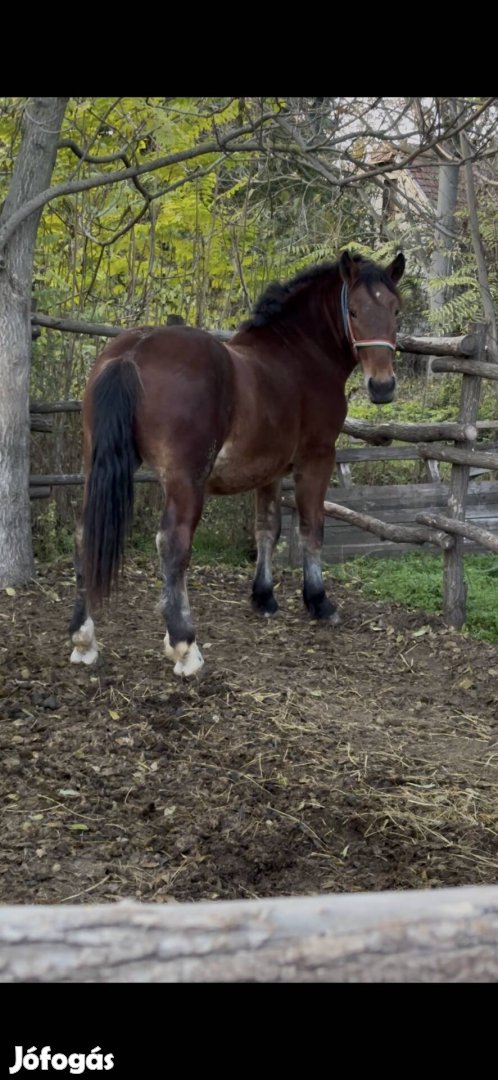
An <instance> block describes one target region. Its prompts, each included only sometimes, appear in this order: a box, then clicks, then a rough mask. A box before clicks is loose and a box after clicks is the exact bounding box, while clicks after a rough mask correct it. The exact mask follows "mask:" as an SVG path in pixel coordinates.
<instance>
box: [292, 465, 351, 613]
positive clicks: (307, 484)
mask: <svg viewBox="0 0 498 1080" xmlns="http://www.w3.org/2000/svg"><path fill="white" fill-rule="evenodd" d="M334 462H335V452H333V453H332V454H330V453H328V454H327V455H324V456H323V457H314V458H307V459H306V460H305V461H303V462H300V463H299V465H298V466H296V468H295V470H294V477H295V485H296V506H297V510H298V514H299V532H300V536H301V542H302V546H303V599H304V603H305V604H306V607H307V609H308V611H309V613H310V615H311V617H312V618H313V619H327V620H328V621H329V622H330V623H331V624H332V625H334V626H335V625H336V624H337V623H339V622H340V617H339V613H338V611H337V608H336V605H335V604H334V603H333V602H332V601H331V600H329V598H328V596H326V594H325V588H324V584H323V578H322V565H321V562H322V546H323V522H324V516H325V515H324V511H323V503H324V500H325V495H326V493H327V487H328V485H329V483H330V477H331V475H332V470H333V468H334Z"/></svg>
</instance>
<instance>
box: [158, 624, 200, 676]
mask: <svg viewBox="0 0 498 1080" xmlns="http://www.w3.org/2000/svg"><path fill="white" fill-rule="evenodd" d="M164 651H165V653H166V656H167V658H168V660H172V661H173V662H174V665H175V666H174V668H173V671H174V674H175V675H178V676H179V677H180V678H181V677H183V678H184V679H189V678H190V677H191V676H192V675H195V674H196V673H197V672H198V671H200V670H201V668H202V667H204V658H203V656H202V653H201V651H200V649H199V647H198V645H197V642H195V641H192V642H191V643H190V645H189V644H188V642H186V641H179V642H178V644H177V645H171V644H170V640H169V634H166V637H165V639H164Z"/></svg>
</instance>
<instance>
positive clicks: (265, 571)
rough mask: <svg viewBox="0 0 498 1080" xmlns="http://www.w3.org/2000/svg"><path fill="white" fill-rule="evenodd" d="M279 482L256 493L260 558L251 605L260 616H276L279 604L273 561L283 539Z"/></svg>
mask: <svg viewBox="0 0 498 1080" xmlns="http://www.w3.org/2000/svg"><path fill="white" fill-rule="evenodd" d="M280 528H281V509H280V480H275V481H274V482H273V483H272V484H267V485H266V487H261V488H258V489H257V491H256V528H255V533H256V544H257V548H258V558H257V563H256V573H255V575H254V581H253V585H252V604H253V608H254V610H255V611H257V613H258V615H266V616H267V617H269V616H270V615H275V613H276V612H277V611H278V604H277V601H276V600H275V597H274V595H273V576H272V557H273V552H274V549H275V544H276V543H277V540H278V538H279V536H280Z"/></svg>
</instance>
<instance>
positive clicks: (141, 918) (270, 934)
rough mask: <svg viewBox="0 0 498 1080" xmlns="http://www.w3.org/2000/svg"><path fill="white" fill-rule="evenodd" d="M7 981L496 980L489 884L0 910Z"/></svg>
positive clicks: (496, 905)
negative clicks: (301, 895) (334, 893)
mask: <svg viewBox="0 0 498 1080" xmlns="http://www.w3.org/2000/svg"><path fill="white" fill-rule="evenodd" d="M0 955H1V960H0V981H1V982H6V983H25V982H34V983H73V982H87V983H111V982H114V983H121V982H137V983H138V982H147V983H212V982H225V983H239V982H253V983H265V982H266V983H277V982H283V983H287V982H288V983H326V982H337V983H375V982H380V983H391V982H392V983H410V982H413V983H426V982H427V983H435V982H440V983H442V982H458V983H462V982H482V983H485V982H490V983H495V982H496V981H497V980H498V887H497V886H495V885H489V886H486V885H484V886H476V887H469V888H468V887H464V888H456V889H440V890H430V889H427V890H423V891H413V892H412V891H410V892H384V893H354V894H352V895H340V896H313V897H292V898H278V899H270V900H236V901H218V902H214V903H213V902H211V903H209V902H207V903H206V902H203V903H196V904H142V905H141V904H136V903H130V902H129V901H127V902H124V903H118V904H106V905H95V906H93V905H89V906H77V905H73V906H69V905H67V906H64V905H60V906H50V907H45V906H42V905H26V906H22V907H7V906H6V907H2V908H0Z"/></svg>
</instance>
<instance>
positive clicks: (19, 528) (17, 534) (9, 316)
mask: <svg viewBox="0 0 498 1080" xmlns="http://www.w3.org/2000/svg"><path fill="white" fill-rule="evenodd" d="M67 101H68V99H67V98H32V99H30V100H29V102H28V104H27V106H26V109H25V113H24V118H23V130H22V142H21V147H20V150H19V154H18V156H17V160H16V163H15V167H14V173H13V176H12V182H11V185H10V189H9V192H8V195H7V198H6V200H5V203H4V206H3V210H2V213H1V216H0V229H2V228H3V227H4V226H5V225H7V224H8V222H9V221H10V219H11V218H12V217H13V215H15V214H17V213H18V212H19V210H20V209H21V207H23V206H24V205H25V204H26V203H27V202H28V201H29V200H30V199H32V198H34V197H35V196H36V195H38V194H39V192H41V191H44V190H45V188H46V187H47V185H48V184H49V182H50V178H51V176H52V172H53V168H54V164H55V158H56V153H57V142H58V139H59V133H60V128H61V124H62V119H63V116H64V112H65V108H66V105H67ZM40 214H41V209H40V210H38V211H35V212H34V213H33V214H31V215H30V216H29V217H27V218H25V220H24V221H23V222H22V224H20V225H19V227H18V228H17V229H16V230H15V231H14V232H13V233H12V235H11V236H10V239H9V241H8V243H7V245H6V248H5V253H4V260H3V263H2V267H1V269H0V387H1V393H0V588H1V587H5V586H7V585H21V584H23V583H24V582H26V581H27V580H28V579H29V578H30V577H31V576H32V573H33V556H32V546H31V514H30V502H29V457H30V420H29V376H30V355H31V321H30V316H31V312H30V304H31V287H32V274H33V257H34V249H35V242H36V233H37V229H38V222H39V219H40Z"/></svg>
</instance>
